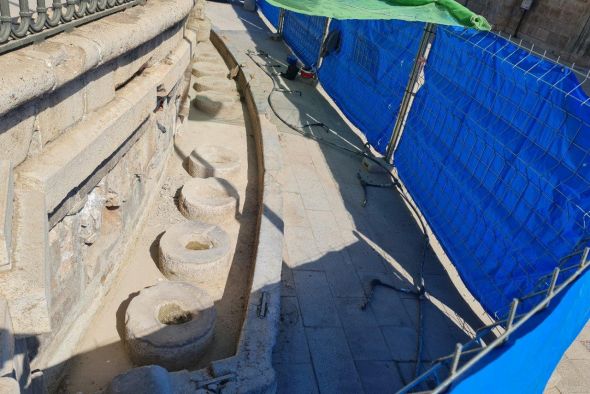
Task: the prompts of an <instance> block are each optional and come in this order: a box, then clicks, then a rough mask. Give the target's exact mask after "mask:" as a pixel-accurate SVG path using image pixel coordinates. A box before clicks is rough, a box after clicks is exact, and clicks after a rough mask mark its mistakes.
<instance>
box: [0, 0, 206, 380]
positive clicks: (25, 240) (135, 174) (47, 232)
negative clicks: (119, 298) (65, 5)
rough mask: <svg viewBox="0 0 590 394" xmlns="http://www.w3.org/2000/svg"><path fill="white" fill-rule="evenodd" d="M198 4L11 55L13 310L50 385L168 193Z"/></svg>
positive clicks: (9, 290) (2, 294)
mask: <svg viewBox="0 0 590 394" xmlns="http://www.w3.org/2000/svg"><path fill="white" fill-rule="evenodd" d="M193 6H194V2H193V0H162V1H158V2H149V1H148V2H147V3H146V4H145V5H144V6H137V7H134V8H131V9H129V10H127V11H125V12H122V13H119V14H115V15H111V16H109V17H106V18H103V19H100V20H98V21H95V22H92V23H89V24H87V25H84V26H81V27H79V28H77V29H76V30H75V31H74V32H70V33H64V34H61V35H58V36H56V37H53V38H51V39H48V40H46V41H45V42H43V43H41V44H38V45H34V46H29V47H26V48H22V49H20V50H17V51H14V52H11V53H8V54H5V55H2V56H0V69H2V70H3V72H2V73H0V86H2V88H0V89H1V90H2V94H0V178H1V179H0V284H1V285H0V304H1V303H2V302H4V303H5V305H6V308H5V309H7V310H8V311H9V315H10V317H11V319H10V321H11V323H10V326H11V328H10V333H9V334H10V337H11V338H12V337H15V338H18V340H17V347H19V348H22V349H24V350H23V351H22V352H20V353H21V354H24V355H25V357H27V358H29V357H30V363H31V368H32V369H36V368H38V369H44V370H46V371H51V375H50V376H47V375H46V376H45V377H44V378H45V381H46V383H49V384H51V383H52V381H53V380H54V379H55V378H57V375H58V374H59V373H60V371H61V367H63V365H64V361H66V360H68V359H69V358H70V356H71V355H72V352H73V351H74V350H75V346H76V344H77V342H78V340H79V338H80V336H81V335H82V334H83V332H84V331H85V329H86V328H87V327H88V325H89V324H90V322H91V318H92V316H93V314H94V313H95V312H96V310H97V308H98V307H99V305H100V300H101V298H102V297H103V296H104V294H106V292H107V291H108V288H109V286H110V282H111V281H112V280H113V278H114V276H115V274H116V272H117V270H118V268H119V266H120V265H121V263H122V262H123V257H124V255H125V252H126V250H127V248H128V247H129V245H130V243H131V242H132V241H133V239H134V237H135V235H136V230H137V228H138V225H139V223H140V222H141V220H142V219H143V216H144V212H145V209H144V207H145V205H146V204H148V203H149V201H150V199H151V198H152V197H153V196H154V194H155V193H156V192H157V190H158V186H159V183H160V181H161V176H162V174H163V172H164V169H165V164H166V162H167V159H168V156H169V154H171V152H172V146H173V136H174V133H175V131H176V129H177V124H178V122H179V121H180V118H179V116H180V117H181V114H180V113H179V109H180V107H181V103H182V101H183V100H185V96H186V92H187V91H188V89H187V87H188V83H189V77H190V68H189V67H190V62H191V59H192V57H193V54H194V52H195V50H194V48H195V45H196V40H195V37H194V34H192V33H193V32H191V31H189V30H186V29H185V26H186V23H187V19H188V16H189V13H190V11H191V10H192V9H193ZM187 70H188V72H187ZM10 357H12V356H10V355H8V353H7V352H4V351H3V350H2V349H0V362H3V361H6V360H9V359H10ZM6 362H8V361H6ZM14 363H15V361H14V360H13V364H14ZM23 363H24V364H28V361H27V362H24V361H23V362H21V364H23ZM3 365H11V364H10V363H8V364H3ZM31 368H28V367H27V368H26V370H28V371H30V370H31ZM8 369H12V370H13V371H17V370H23V367H22V366H20V367H19V366H17V365H16V364H15V365H13V367H11V368H8ZM13 373H14V372H13ZM16 375H19V373H18V372H17V373H16ZM21 375H22V373H21ZM23 376H24V375H23ZM16 378H19V376H16ZM23 379H24V380H21V386H23V385H27V384H31V378H30V376H28V377H23Z"/></svg>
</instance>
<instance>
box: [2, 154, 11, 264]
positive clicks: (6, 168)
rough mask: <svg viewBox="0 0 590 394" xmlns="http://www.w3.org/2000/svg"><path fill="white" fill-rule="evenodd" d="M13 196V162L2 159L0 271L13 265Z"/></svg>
mask: <svg viewBox="0 0 590 394" xmlns="http://www.w3.org/2000/svg"><path fill="white" fill-rule="evenodd" d="M13 198H14V177H13V175H12V163H11V162H10V161H6V160H0V271H2V270H7V269H10V267H11V261H12V257H11V250H12V214H13Z"/></svg>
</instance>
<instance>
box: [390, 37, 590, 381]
mask: <svg viewBox="0 0 590 394" xmlns="http://www.w3.org/2000/svg"><path fill="white" fill-rule="evenodd" d="M424 77H425V83H424V85H423V86H422V87H421V89H420V90H419V91H418V93H417V95H416V97H415V100H414V103H413V106H412V108H411V111H410V114H409V116H408V120H407V124H406V127H405V129H404V132H403V135H402V138H401V141H400V144H399V147H398V149H397V151H396V153H395V165H396V167H397V168H398V171H399V175H400V177H401V179H402V180H403V182H404V184H405V185H406V187H407V189H408V191H409V192H410V194H411V195H412V197H413V199H414V200H415V202H416V203H417V205H418V206H419V208H420V210H421V212H422V213H423V215H424V217H425V218H426V219H427V221H428V222H429V225H430V227H431V228H432V230H433V232H434V233H435V234H436V236H437V238H438V239H439V240H440V242H441V244H442V246H443V248H444V249H445V251H446V253H447V255H448V256H449V258H450V259H451V261H452V262H453V263H454V265H455V266H456V267H457V270H458V271H459V273H460V275H461V277H462V279H463V281H464V282H465V284H466V285H467V286H468V288H469V289H470V291H471V292H472V293H473V294H474V296H475V297H476V298H477V299H478V301H479V302H480V303H481V304H482V305H483V307H484V308H485V309H486V310H487V311H488V312H489V313H490V314H492V315H495V316H496V317H497V318H505V317H506V315H507V313H508V307H509V305H510V302H511V300H512V299H513V298H519V297H521V296H524V295H526V294H529V293H532V292H534V291H536V290H538V289H540V288H543V287H545V288H546V286H547V284H548V283H547V282H549V280H550V276H549V277H546V276H545V275H547V274H550V273H551V272H552V270H553V269H554V268H555V267H557V266H559V265H563V264H566V263H572V262H571V261H569V260H568V259H566V260H565V261H564V260H563V258H564V257H565V256H568V255H569V254H570V253H571V252H572V251H574V250H580V249H581V248H583V247H584V246H587V244H588V228H587V226H588V225H589V224H590V222H589V221H588V216H587V212H589V211H590V198H589V197H590V187H589V186H590V155H589V154H590V107H589V106H588V105H587V104H588V101H587V100H588V97H587V96H586V95H585V94H584V92H583V90H582V88H581V87H580V84H579V82H578V79H577V78H576V76H575V75H574V74H573V73H572V72H571V70H569V69H567V68H564V67H562V66H560V65H557V64H555V63H552V62H549V61H545V60H543V59H541V58H540V57H536V56H534V55H531V53H529V52H528V51H525V50H522V49H520V48H519V47H517V46H515V45H513V44H511V43H509V42H508V41H506V40H504V39H502V38H500V37H498V36H495V35H493V34H489V33H477V32H474V31H468V30H462V29H456V28H440V27H439V29H438V30H437V33H436V39H435V41H434V43H433V46H432V49H431V52H430V56H429V58H428V62H427V64H426V67H425V70H424ZM578 258H579V256H578ZM542 276H545V279H543V280H540V278H541V277H542ZM589 289H590V273H588V272H586V274H585V275H584V276H582V277H581V278H580V279H579V280H578V281H577V282H576V284H575V286H574V287H572V288H571V289H569V291H568V292H567V293H566V295H565V296H562V297H560V300H559V301H558V302H554V303H553V304H552V306H551V308H549V309H548V310H547V311H545V313H543V314H540V315H537V316H535V317H534V319H533V320H531V321H529V322H528V323H527V324H526V325H525V326H524V327H523V328H522V329H521V330H519V332H518V334H517V335H515V336H514V337H513V338H511V340H510V341H511V342H510V343H511V344H512V346H503V347H501V348H499V349H497V350H495V351H494V352H492V354H490V355H489V356H487V358H486V359H485V360H484V361H483V362H480V364H479V366H478V368H477V369H476V370H475V371H472V372H471V373H470V375H469V376H468V377H467V378H464V380H463V381H462V382H460V383H459V384H458V385H457V387H456V390H457V392H474V390H475V389H477V388H479V390H481V389H483V388H486V389H487V390H488V392H490V391H494V390H496V391H497V392H541V391H542V389H543V387H544V385H545V383H546V382H547V380H548V379H549V377H550V375H551V373H552V371H553V369H554V367H555V365H556V364H557V363H558V362H559V359H560V357H561V355H562V354H563V352H564V351H565V350H566V349H567V347H568V346H569V344H570V343H571V342H572V341H573V340H574V339H575V337H576V335H577V334H578V333H579V331H580V330H581V328H582V327H583V326H584V324H585V323H586V322H587V321H588V318H589V317H590V302H588V297H587V294H588V291H589ZM584 295H586V296H585V298H582V299H580V298H579V297H581V296H584ZM538 301H539V300H538V299H537V300H536V302H538ZM533 302H535V300H533V299H531V300H530V301H529V305H523V307H522V309H521V312H523V311H526V309H527V308H530V307H531V303H533ZM565 317H567V320H565V319H564V318H565ZM478 371H479V372H478ZM495 382H503V385H502V386H499V385H497V384H495ZM476 391H477V390H476Z"/></svg>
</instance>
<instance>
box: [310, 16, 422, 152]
mask: <svg viewBox="0 0 590 394" xmlns="http://www.w3.org/2000/svg"><path fill="white" fill-rule="evenodd" d="M423 28H424V25H423V24H422V23H407V22H402V21H356V20H351V21H332V23H331V25H330V31H339V32H340V40H341V41H340V48H339V49H338V50H337V51H335V52H333V53H330V54H329V55H328V56H326V57H325V58H324V60H323V63H322V66H321V68H320V71H319V77H320V81H321V83H322V86H323V87H324V89H325V90H326V92H327V93H328V94H329V95H330V96H331V97H332V99H333V100H334V101H335V102H336V104H337V105H338V106H339V107H340V109H341V110H342V111H343V112H344V114H345V115H346V116H347V117H348V119H349V120H350V121H351V122H352V123H353V124H354V125H355V126H357V127H358V128H359V129H360V130H362V131H363V133H364V134H365V135H366V137H367V140H368V141H369V143H370V144H371V145H373V146H374V147H375V148H376V149H377V150H378V151H379V152H381V153H385V150H386V148H387V144H388V142H389V139H390V137H391V132H392V130H393V125H394V123H395V119H396V117H397V112H398V110H399V106H400V103H401V100H402V97H403V95H404V90H405V88H406V85H407V82H408V77H409V75H410V72H411V70H412V66H413V60H414V57H415V55H416V52H417V50H418V46H419V43H420V37H421V35H422V31H423Z"/></svg>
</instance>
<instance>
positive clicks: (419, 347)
mask: <svg viewBox="0 0 590 394" xmlns="http://www.w3.org/2000/svg"><path fill="white" fill-rule="evenodd" d="M246 55H247V56H248V57H249V58H250V60H252V62H253V63H254V64H256V66H258V68H260V69H261V70H262V71H263V72H264V73H265V74H266V75H267V76H268V77H269V78H270V79H271V81H272V83H273V88H272V90H271V91H270V93H269V94H268V97H267V102H268V105H269V107H270V109H271V110H272V112H273V113H274V115H275V116H276V117H277V118H278V119H279V120H280V121H281V122H282V123H283V124H285V125H286V126H287V127H289V128H290V129H292V130H294V131H296V132H297V133H298V134H300V135H302V136H304V137H307V138H310V139H312V140H314V141H317V142H318V143H321V144H324V145H326V146H329V147H332V148H334V149H338V150H341V151H344V152H347V153H349V154H353V155H355V156H358V157H362V158H366V159H367V160H370V161H372V162H373V163H375V164H377V165H378V166H379V167H381V168H382V169H384V170H385V171H386V172H387V174H388V175H389V176H390V179H391V184H372V183H368V182H366V181H365V180H363V179H361V178H360V174H358V173H357V176H358V177H359V181H360V182H361V186H362V187H363V191H364V193H365V196H364V200H363V202H362V203H361V205H362V206H363V207H364V206H365V205H366V204H367V197H366V187H367V186H372V187H395V188H397V189H398V191H399V194H400V196H401V197H402V199H403V200H404V201H405V202H406V204H407V205H408V206H409V207H410V209H411V210H412V212H413V213H414V215H415V216H416V218H417V219H418V222H419V223H420V227H421V230H422V234H423V241H424V244H423V248H422V256H421V261H420V271H419V284H417V285H415V286H414V287H415V288H414V289H408V288H400V287H396V286H393V285H390V284H388V283H384V282H382V281H381V280H379V279H373V280H371V282H370V284H369V286H370V290H369V295H368V297H367V299H366V301H365V302H364V303H363V304H362V305H361V309H363V310H364V309H366V307H367V306H368V305H369V303H370V302H371V299H372V297H373V294H374V289H375V287H377V286H382V287H386V288H389V289H392V290H394V291H397V292H400V293H405V294H412V295H414V296H416V298H417V301H418V322H417V323H418V327H417V331H418V332H417V336H418V341H417V344H416V363H415V365H414V376H415V377H417V376H418V375H419V373H420V367H421V363H422V352H423V347H424V346H423V345H424V344H423V342H424V327H423V322H424V311H423V305H422V301H423V300H424V299H425V298H426V288H425V283H424V265H425V262H426V251H427V249H428V246H429V245H430V237H429V236H428V230H427V226H426V223H425V221H424V219H423V218H422V216H421V215H420V212H419V210H418V207H417V206H416V205H415V204H414V203H413V202H412V200H411V199H410V198H409V197H408V192H407V190H406V189H405V187H404V186H403V185H402V184H401V182H400V181H399V179H398V178H397V176H396V175H395V174H394V173H393V172H392V171H391V170H390V169H389V168H388V167H387V166H386V165H385V164H383V163H382V162H381V161H379V160H378V159H377V158H375V157H374V156H373V155H371V154H369V153H367V151H368V143H366V144H364V146H363V149H361V148H359V147H357V146H355V145H352V144H351V145H352V146H354V147H355V148H356V150H353V149H350V148H348V147H346V146H342V145H340V144H336V143H334V142H331V141H327V140H325V139H323V138H321V137H318V136H316V135H314V134H311V133H309V132H307V131H306V130H305V129H306V128H309V129H312V128H313V127H320V128H323V129H324V130H325V131H326V132H328V133H329V132H332V133H334V134H336V135H338V133H337V131H335V130H333V129H331V128H330V127H328V126H327V125H326V124H324V123H323V122H314V123H308V124H305V125H301V126H297V125H294V124H292V123H290V122H288V121H287V120H286V119H285V118H283V117H282V116H281V115H280V114H279V112H278V111H277V110H276V109H275V107H274V105H273V103H272V95H273V93H275V92H282V93H295V92H297V93H298V94H299V96H300V97H301V96H302V93H301V91H298V90H287V89H283V88H279V87H278V86H277V81H276V80H275V78H274V77H273V75H272V74H271V73H270V72H268V71H267V70H266V69H265V65H262V64H260V63H258V62H257V61H256V60H255V59H254V55H256V56H260V57H263V58H268V59H270V58H271V56H270V55H269V54H268V53H266V52H264V51H252V50H247V51H246ZM276 66H277V65H276V64H275V65H272V66H271V67H276Z"/></svg>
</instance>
